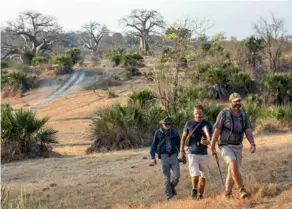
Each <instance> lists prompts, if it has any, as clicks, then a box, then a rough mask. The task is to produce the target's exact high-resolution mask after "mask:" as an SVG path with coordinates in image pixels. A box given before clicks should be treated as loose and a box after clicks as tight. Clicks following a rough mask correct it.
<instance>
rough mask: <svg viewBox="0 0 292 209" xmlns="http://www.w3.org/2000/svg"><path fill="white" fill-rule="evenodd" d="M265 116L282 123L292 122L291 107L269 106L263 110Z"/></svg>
mask: <svg viewBox="0 0 292 209" xmlns="http://www.w3.org/2000/svg"><path fill="white" fill-rule="evenodd" d="M265 116H266V117H268V118H271V119H276V120H278V121H282V122H285V123H286V122H288V123H291V122H292V106H288V105H284V106H270V107H268V108H265Z"/></svg>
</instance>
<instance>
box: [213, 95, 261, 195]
mask: <svg viewBox="0 0 292 209" xmlns="http://www.w3.org/2000/svg"><path fill="white" fill-rule="evenodd" d="M229 101H230V108H226V109H224V110H222V111H221V112H220V113H219V115H218V116H217V120H216V123H215V130H214V134H213V137H212V143H211V152H212V155H214V154H216V148H215V144H216V142H217V141H218V145H219V148H220V151H221V155H222V157H223V158H224V160H225V161H226V163H227V164H228V175H227V178H226V185H225V196H226V197H228V198H230V197H231V196H232V187H233V185H234V183H235V184H236V186H237V187H238V191H239V196H240V197H241V198H242V199H244V198H246V197H247V196H248V193H247V191H246V190H245V188H244V186H243V182H242V177H241V173H240V167H241V161H242V148H243V145H242V140H243V135H244V134H245V135H246V137H247V139H248V141H249V142H250V145H251V146H250V152H251V153H254V152H255V151H256V145H255V143H254V138H253V135H252V127H251V122H250V120H249V118H248V116H247V114H246V113H245V112H244V111H243V110H242V109H241V96H240V95H239V94H238V93H232V94H231V95H230V96H229Z"/></svg>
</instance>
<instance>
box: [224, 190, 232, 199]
mask: <svg viewBox="0 0 292 209" xmlns="http://www.w3.org/2000/svg"><path fill="white" fill-rule="evenodd" d="M225 197H226V198H227V199H231V198H232V192H227V191H225Z"/></svg>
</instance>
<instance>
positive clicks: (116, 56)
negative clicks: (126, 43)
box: [107, 48, 126, 66]
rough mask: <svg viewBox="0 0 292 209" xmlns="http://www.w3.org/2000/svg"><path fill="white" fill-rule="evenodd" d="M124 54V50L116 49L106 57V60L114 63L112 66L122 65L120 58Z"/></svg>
mask: <svg viewBox="0 0 292 209" xmlns="http://www.w3.org/2000/svg"><path fill="white" fill-rule="evenodd" d="M125 53H126V50H125V49H124V48H117V49H115V50H113V51H112V52H111V53H109V54H108V55H107V58H108V59H109V60H110V61H111V62H113V63H114V66H118V65H119V64H121V63H122V57H123V56H124V54H125Z"/></svg>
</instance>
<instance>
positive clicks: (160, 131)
mask: <svg viewBox="0 0 292 209" xmlns="http://www.w3.org/2000/svg"><path fill="white" fill-rule="evenodd" d="M156 134H158V142H157V144H156V147H157V149H156V153H157V155H158V159H161V142H162V136H163V134H164V133H163V131H162V128H159V129H158V130H157V131H156V132H155V135H156ZM175 135H176V130H175V129H174V128H171V129H170V137H172V136H175Z"/></svg>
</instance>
